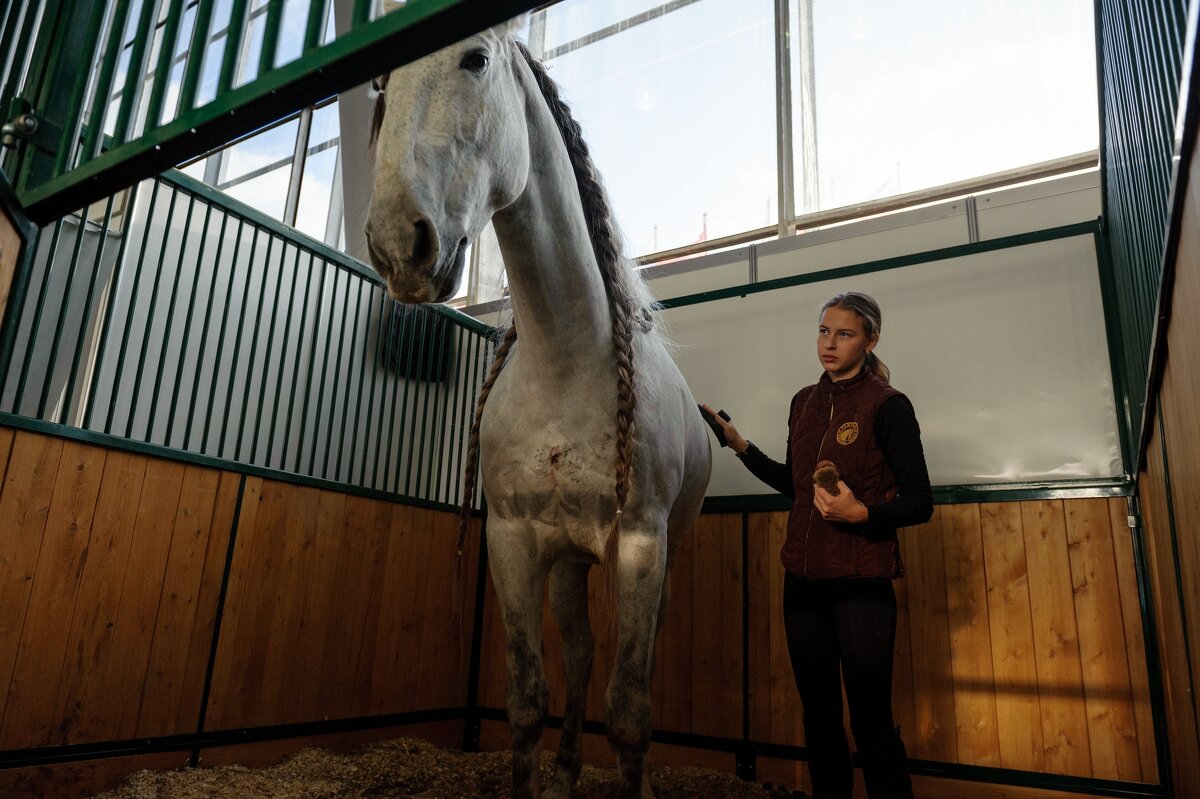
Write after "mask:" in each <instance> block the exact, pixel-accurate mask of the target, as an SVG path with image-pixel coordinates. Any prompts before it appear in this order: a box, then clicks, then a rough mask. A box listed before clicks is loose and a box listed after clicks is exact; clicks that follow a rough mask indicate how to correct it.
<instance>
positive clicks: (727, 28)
mask: <svg viewBox="0 0 1200 799" xmlns="http://www.w3.org/2000/svg"><path fill="white" fill-rule="evenodd" d="M591 5H604V4H591ZM630 5H632V4H630ZM571 7H573V5H572V4H567V8H566V9H565V11H564V12H560V9H564V6H554V7H553V8H550V9H548V10H547V12H546V14H547V20H548V21H547V26H548V27H549V25H550V24H551V23H552V22H553V21H554V20H555V19H556V18H557V16H558V14H560V13H565V12H569V11H570V8H571ZM596 13H597V14H599V13H600V12H599V11H597V12H596ZM605 13H607V12H605ZM597 21H601V20H599V19H598V20H597ZM773 27H774V12H773V4H772V2H771V0H698V1H697V2H693V3H691V4H688V5H683V6H680V7H678V8H676V9H675V10H672V11H670V12H669V13H666V14H664V15H660V16H658V17H655V18H654V19H651V20H649V21H647V22H644V23H641V24H638V25H636V26H633V27H629V28H627V29H626V30H624V31H622V32H620V33H616V34H615V35H611V36H607V37H605V38H601V39H598V40H596V41H594V42H591V43H589V44H586V45H584V46H582V47H579V48H578V49H574V50H571V51H570V52H567V53H565V54H563V55H561V56H558V57H556V58H552V59H551V60H549V61H548V62H547V66H548V67H549V69H550V74H551V76H552V77H553V78H554V80H555V81H557V82H558V83H559V84H560V85H561V86H562V87H563V89H564V94H565V96H566V99H567V101H568V102H569V103H570V104H571V107H572V109H573V112H574V113H575V115H576V117H577V118H578V119H579V121H580V124H581V125H582V127H583V132H584V137H585V139H586V140H587V142H588V145H589V147H590V148H591V152H592V155H593V158H594V159H595V162H596V165H597V167H598V169H599V170H600V172H601V174H602V175H603V177H604V180H605V184H606V185H607V187H608V189H609V192H610V195H611V198H612V202H613V205H614V209H615V213H616V218H617V223H618V225H619V226H620V227H621V228H622V230H623V231H624V232H625V235H626V237H627V239H628V246H629V248H630V249H631V250H632V251H633V253H634V254H643V253H648V252H653V251H656V250H664V249H669V248H671V247H677V246H680V245H684V244H690V243H692V242H695V241H702V240H704V239H707V238H713V237H716V236H723V235H726V234H730V233H736V232H740V231H742V230H746V229H750V228H756V227H760V226H762V225H765V224H773V223H774V221H775V211H774V208H773V204H774V199H775V196H776V178H775V163H776V160H775V99H774V88H773V85H774V79H773V76H774V46H773V44H772V41H773V40H772V30H773Z"/></svg>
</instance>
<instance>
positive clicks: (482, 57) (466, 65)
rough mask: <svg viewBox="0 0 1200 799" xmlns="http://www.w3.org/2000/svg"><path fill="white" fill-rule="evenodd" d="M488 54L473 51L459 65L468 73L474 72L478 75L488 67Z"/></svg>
mask: <svg viewBox="0 0 1200 799" xmlns="http://www.w3.org/2000/svg"><path fill="white" fill-rule="evenodd" d="M488 62H489V59H488V54H487V53H485V52H483V51H482V50H472V51H471V52H469V53H467V54H466V55H465V56H463V59H462V61H460V62H459V63H458V66H459V68H460V69H465V70H467V71H468V72H474V73H475V74H476V75H478V74H480V73H481V72H483V71H484V70H485V69H487V67H488Z"/></svg>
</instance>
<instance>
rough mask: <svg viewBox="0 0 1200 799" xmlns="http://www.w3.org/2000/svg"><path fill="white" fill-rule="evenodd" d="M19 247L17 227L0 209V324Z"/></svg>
mask: <svg viewBox="0 0 1200 799" xmlns="http://www.w3.org/2000/svg"><path fill="white" fill-rule="evenodd" d="M21 245H22V241H21V234H20V233H18V232H17V226H16V225H14V224H13V221H12V218H11V217H10V216H9V215H8V211H7V209H5V208H2V207H0V322H2V321H4V309H5V308H7V307H8V295H9V293H10V292H11V291H12V283H13V277H14V276H15V275H16V273H17V261H18V259H19V258H20V257H21Z"/></svg>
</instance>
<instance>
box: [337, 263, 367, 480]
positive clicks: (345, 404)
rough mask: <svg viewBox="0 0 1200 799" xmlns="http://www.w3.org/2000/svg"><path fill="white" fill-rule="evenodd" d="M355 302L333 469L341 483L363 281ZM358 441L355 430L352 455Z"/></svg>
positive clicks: (355, 408)
mask: <svg viewBox="0 0 1200 799" xmlns="http://www.w3.org/2000/svg"><path fill="white" fill-rule="evenodd" d="M354 300H355V302H354V324H353V326H352V327H351V328H350V333H349V335H350V357H349V359H347V361H346V393H345V396H344V398H343V399H342V444H341V446H340V447H338V456H337V461H336V462H335V464H334V467H333V479H334V480H339V481H340V480H341V479H342V453H343V452H345V451H346V438H347V432H349V431H350V386H351V385H352V384H353V382H354V363H355V360H356V356H357V355H358V320H359V319H360V318H361V316H362V281H361V280H360V281H359V282H358V289H357V292H356V296H355V298H354ZM343 338H345V336H343ZM338 352H339V354H338V357H339V360H340V358H341V351H340V349H339V351H338ZM358 374H359V385H360V386H361V385H362V371H361V370H360V371H359V373H358ZM359 407H360V406H359V405H358V404H355V406H354V421H355V424H356V425H357V423H358V410H359ZM357 439H358V432H357V430H354V431H352V432H351V434H350V451H351V454H353V451H354V443H355V442H356V441H357ZM353 463H354V461H353V459H352V458H351V460H350V464H351V466H350V471H351V472H353V471H354V466H353ZM349 480H350V478H349V477H347V478H346V482H349Z"/></svg>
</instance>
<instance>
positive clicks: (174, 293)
mask: <svg viewBox="0 0 1200 799" xmlns="http://www.w3.org/2000/svg"><path fill="white" fill-rule="evenodd" d="M186 196H187V198H188V207H187V214H186V215H185V216H184V220H183V231H182V233H181V235H180V240H179V260H178V261H177V262H176V265H175V278H174V280H172V281H171V301H170V303H169V304H168V305H167V321H166V324H165V325H164V326H163V335H162V349H161V350H159V353H158V370H157V374H156V375H155V376H154V391H153V392H152V393H151V394H150V418H149V421H147V422H146V440H147V441H149V440H150V438H151V436H153V434H154V417H155V415H156V414H157V413H158V397H159V392H160V391H161V389H162V378H163V372H164V371H165V370H166V366H167V359H168V353H169V352H170V344H171V335H172V333H174V328H173V327H172V324H173V323H174V322H175V308H176V306H177V304H178V302H179V281H180V279H181V278H182V277H183V264H184V258H185V256H186V252H187V243H188V235H189V234H190V233H191V230H192V212H193V211H194V210H195V209H196V198H195V197H193V196H191V195H190V194H189V195H186ZM207 234H208V214H207V213H206V214H205V215H204V231H203V233H202V237H201V239H200V246H201V248H203V247H204V238H203V237H204V236H206V235H207ZM164 267H165V264H163V262H161V261H160V262H159V265H158V269H159V271H160V272H161V271H162V270H163V268H164ZM199 272H200V261H199V260H197V261H196V268H195V270H194V271H193V273H192V274H193V275H197V274H198V273H199ZM195 282H196V280H195V277H193V279H192V285H193V287H194V286H195ZM188 296H189V297H195V292H194V291H191V292H188ZM191 306H192V303H190V302H189V303H188V318H189V319H191V315H192V314H191ZM187 333H188V331H187V327H186V326H185V327H184V328H183V331H182V333H181V334H180V336H179V362H178V363H176V364H175V374H176V378H178V375H180V374H181V373H182V372H183V362H184V360H185V358H186V356H187V344H188V334H187ZM177 400H178V397H176V396H175V395H174V394H172V395H171V413H170V415H169V416H168V417H167V426H168V428H169V427H170V423H171V421H172V419H173V418H174V416H175V403H176V401H177ZM164 443H166V444H170V443H171V436H170V433H169V432H168V433H167V434H166V438H165V439H164Z"/></svg>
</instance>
